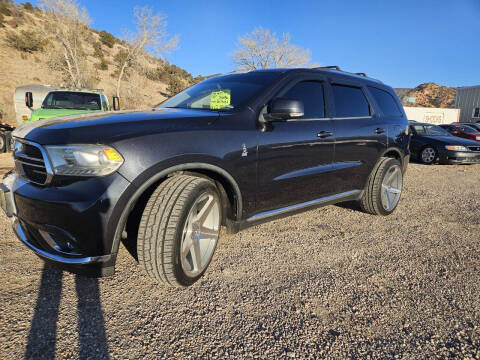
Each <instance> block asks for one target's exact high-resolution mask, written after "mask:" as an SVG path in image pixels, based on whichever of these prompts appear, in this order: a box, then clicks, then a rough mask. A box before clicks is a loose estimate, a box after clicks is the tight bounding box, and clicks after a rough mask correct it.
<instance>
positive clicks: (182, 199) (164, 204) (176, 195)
mask: <svg viewBox="0 0 480 360" xmlns="http://www.w3.org/2000/svg"><path fill="white" fill-rule="evenodd" d="M221 220H222V207H221V202H220V196H219V193H218V190H217V188H216V186H215V184H214V183H213V182H211V181H209V180H207V179H204V178H200V177H195V176H190V175H178V176H173V177H171V178H168V179H167V180H165V181H164V182H163V183H161V184H160V185H159V186H158V188H157V189H156V190H155V191H154V192H153V194H152V195H151V197H150V199H149V200H148V202H147V205H146V207H145V210H144V212H143V215H142V218H141V221H140V227H139V232H138V241H137V253H138V260H139V263H140V265H141V266H142V267H143V268H144V269H145V271H146V272H147V274H148V275H149V276H151V277H153V278H155V279H157V280H160V281H162V282H166V283H168V284H170V285H173V286H178V287H185V286H189V285H192V284H193V283H194V282H195V281H197V280H198V279H199V278H200V277H201V276H202V275H203V274H204V272H205V270H206V269H207V267H208V265H209V264H210V261H211V260H212V257H213V253H214V252H215V249H216V246H217V242H218V238H219V234H220V225H221Z"/></svg>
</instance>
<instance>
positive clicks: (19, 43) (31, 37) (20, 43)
mask: <svg viewBox="0 0 480 360" xmlns="http://www.w3.org/2000/svg"><path fill="white" fill-rule="evenodd" d="M5 41H6V43H7V45H8V46H10V47H11V48H14V49H17V50H19V51H23V52H27V53H32V52H35V51H41V50H43V47H44V46H45V41H44V40H43V39H41V38H40V37H39V36H38V35H37V34H36V33H35V32H34V31H26V30H22V31H21V32H20V33H17V32H12V31H11V32H8V33H7V36H6V38H5Z"/></svg>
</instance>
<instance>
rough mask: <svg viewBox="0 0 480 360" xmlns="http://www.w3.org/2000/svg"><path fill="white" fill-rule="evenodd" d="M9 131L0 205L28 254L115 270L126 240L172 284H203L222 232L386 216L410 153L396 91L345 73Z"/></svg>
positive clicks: (278, 72) (307, 75)
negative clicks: (314, 211) (324, 210)
mask: <svg viewBox="0 0 480 360" xmlns="http://www.w3.org/2000/svg"><path fill="white" fill-rule="evenodd" d="M14 136H15V152H14V158H15V164H16V167H15V169H16V170H15V173H13V174H10V175H9V176H8V177H7V178H5V179H4V183H3V185H2V192H3V195H2V196H4V198H5V199H6V201H5V202H4V203H5V204H6V205H5V206H4V207H3V208H4V209H5V211H6V213H7V214H8V215H9V216H12V217H13V220H14V221H13V223H14V230H15V233H16V234H17V236H18V238H19V239H20V240H21V241H22V242H23V243H24V244H25V245H26V246H28V247H29V248H30V249H31V250H33V251H34V252H35V253H36V254H38V255H39V256H41V257H43V258H44V259H47V260H48V261H52V262H54V263H56V264H59V265H61V266H62V267H63V268H64V269H68V270H70V271H74V272H77V273H84V274H89V275H109V274H112V273H113V272H114V266H115V261H116V257H117V252H118V249H119V244H120V242H121V241H122V239H123V241H124V243H125V244H126V246H127V248H128V249H131V250H132V253H133V254H135V253H136V256H137V257H138V261H139V263H140V265H141V266H142V267H143V268H144V270H145V271H146V273H147V274H148V275H150V276H151V277H153V278H155V279H158V280H160V281H164V282H166V283H169V284H171V285H176V286H188V285H191V284H193V283H194V282H195V281H197V280H198V279H199V278H200V277H201V276H202V274H203V273H204V272H205V270H206V268H207V266H208V265H209V263H210V261H211V259H212V256H213V253H214V251H215V248H216V246H217V243H218V238H219V234H220V228H221V226H225V227H226V229H227V231H228V232H230V233H235V232H237V231H239V230H241V229H244V228H246V227H249V226H252V225H255V224H259V223H262V222H265V221H269V220H272V219H275V218H279V217H282V216H286V215H289V214H293V213H297V212H300V211H304V210H307V209H311V208H314V207H318V206H325V205H329V204H334V203H338V202H342V201H358V202H359V204H360V206H361V208H362V209H363V210H364V211H365V212H367V213H370V214H375V215H389V214H391V213H392V212H393V211H394V210H395V208H396V207H397V205H398V203H399V200H400V196H401V193H402V184H403V175H404V173H405V171H406V169H407V165H408V161H409V157H410V155H409V150H408V143H409V139H410V136H409V135H408V122H407V118H406V116H405V113H404V112H403V108H402V106H401V103H400V101H399V100H398V98H397V96H396V95H395V92H394V91H393V89H392V88H391V87H389V86H386V85H384V84H383V83H382V82H380V81H378V80H374V79H371V78H368V77H366V76H365V74H352V73H347V72H343V71H341V70H340V69H339V68H337V67H334V68H317V69H275V70H262V71H250V72H245V73H233V74H228V75H223V76H218V77H213V78H210V79H207V80H205V81H203V82H201V83H198V84H196V85H194V86H192V87H190V88H188V89H186V90H184V91H182V92H181V93H179V94H178V95H176V96H174V97H173V98H171V99H169V100H167V101H166V102H164V103H163V104H162V105H161V107H159V108H156V109H154V110H153V111H150V112H143V113H142V112H131V113H122V114H113V113H110V114H105V115H99V114H96V115H95V116H92V117H88V116H87V117H82V118H79V119H76V120H75V121H67V120H65V119H62V118H59V119H50V120H48V121H39V122H36V123H32V124H26V125H24V126H22V127H20V128H18V129H17V130H16V131H15V133H14ZM285 251H288V249H285Z"/></svg>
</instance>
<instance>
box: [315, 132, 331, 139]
mask: <svg viewBox="0 0 480 360" xmlns="http://www.w3.org/2000/svg"><path fill="white" fill-rule="evenodd" d="M330 136H332V133H331V132H330V131H325V130H322V131H320V132H319V133H318V134H317V137H319V138H321V139H325V138H327V137H330Z"/></svg>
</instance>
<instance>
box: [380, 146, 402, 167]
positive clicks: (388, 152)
mask: <svg viewBox="0 0 480 360" xmlns="http://www.w3.org/2000/svg"><path fill="white" fill-rule="evenodd" d="M380 156H381V157H390V158H394V159H397V160H400V162H401V163H402V164H403V158H404V157H405V154H404V153H403V151H402V150H400V149H399V148H396V147H389V148H387V149H385V151H384V152H383V153H382V155H380Z"/></svg>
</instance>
